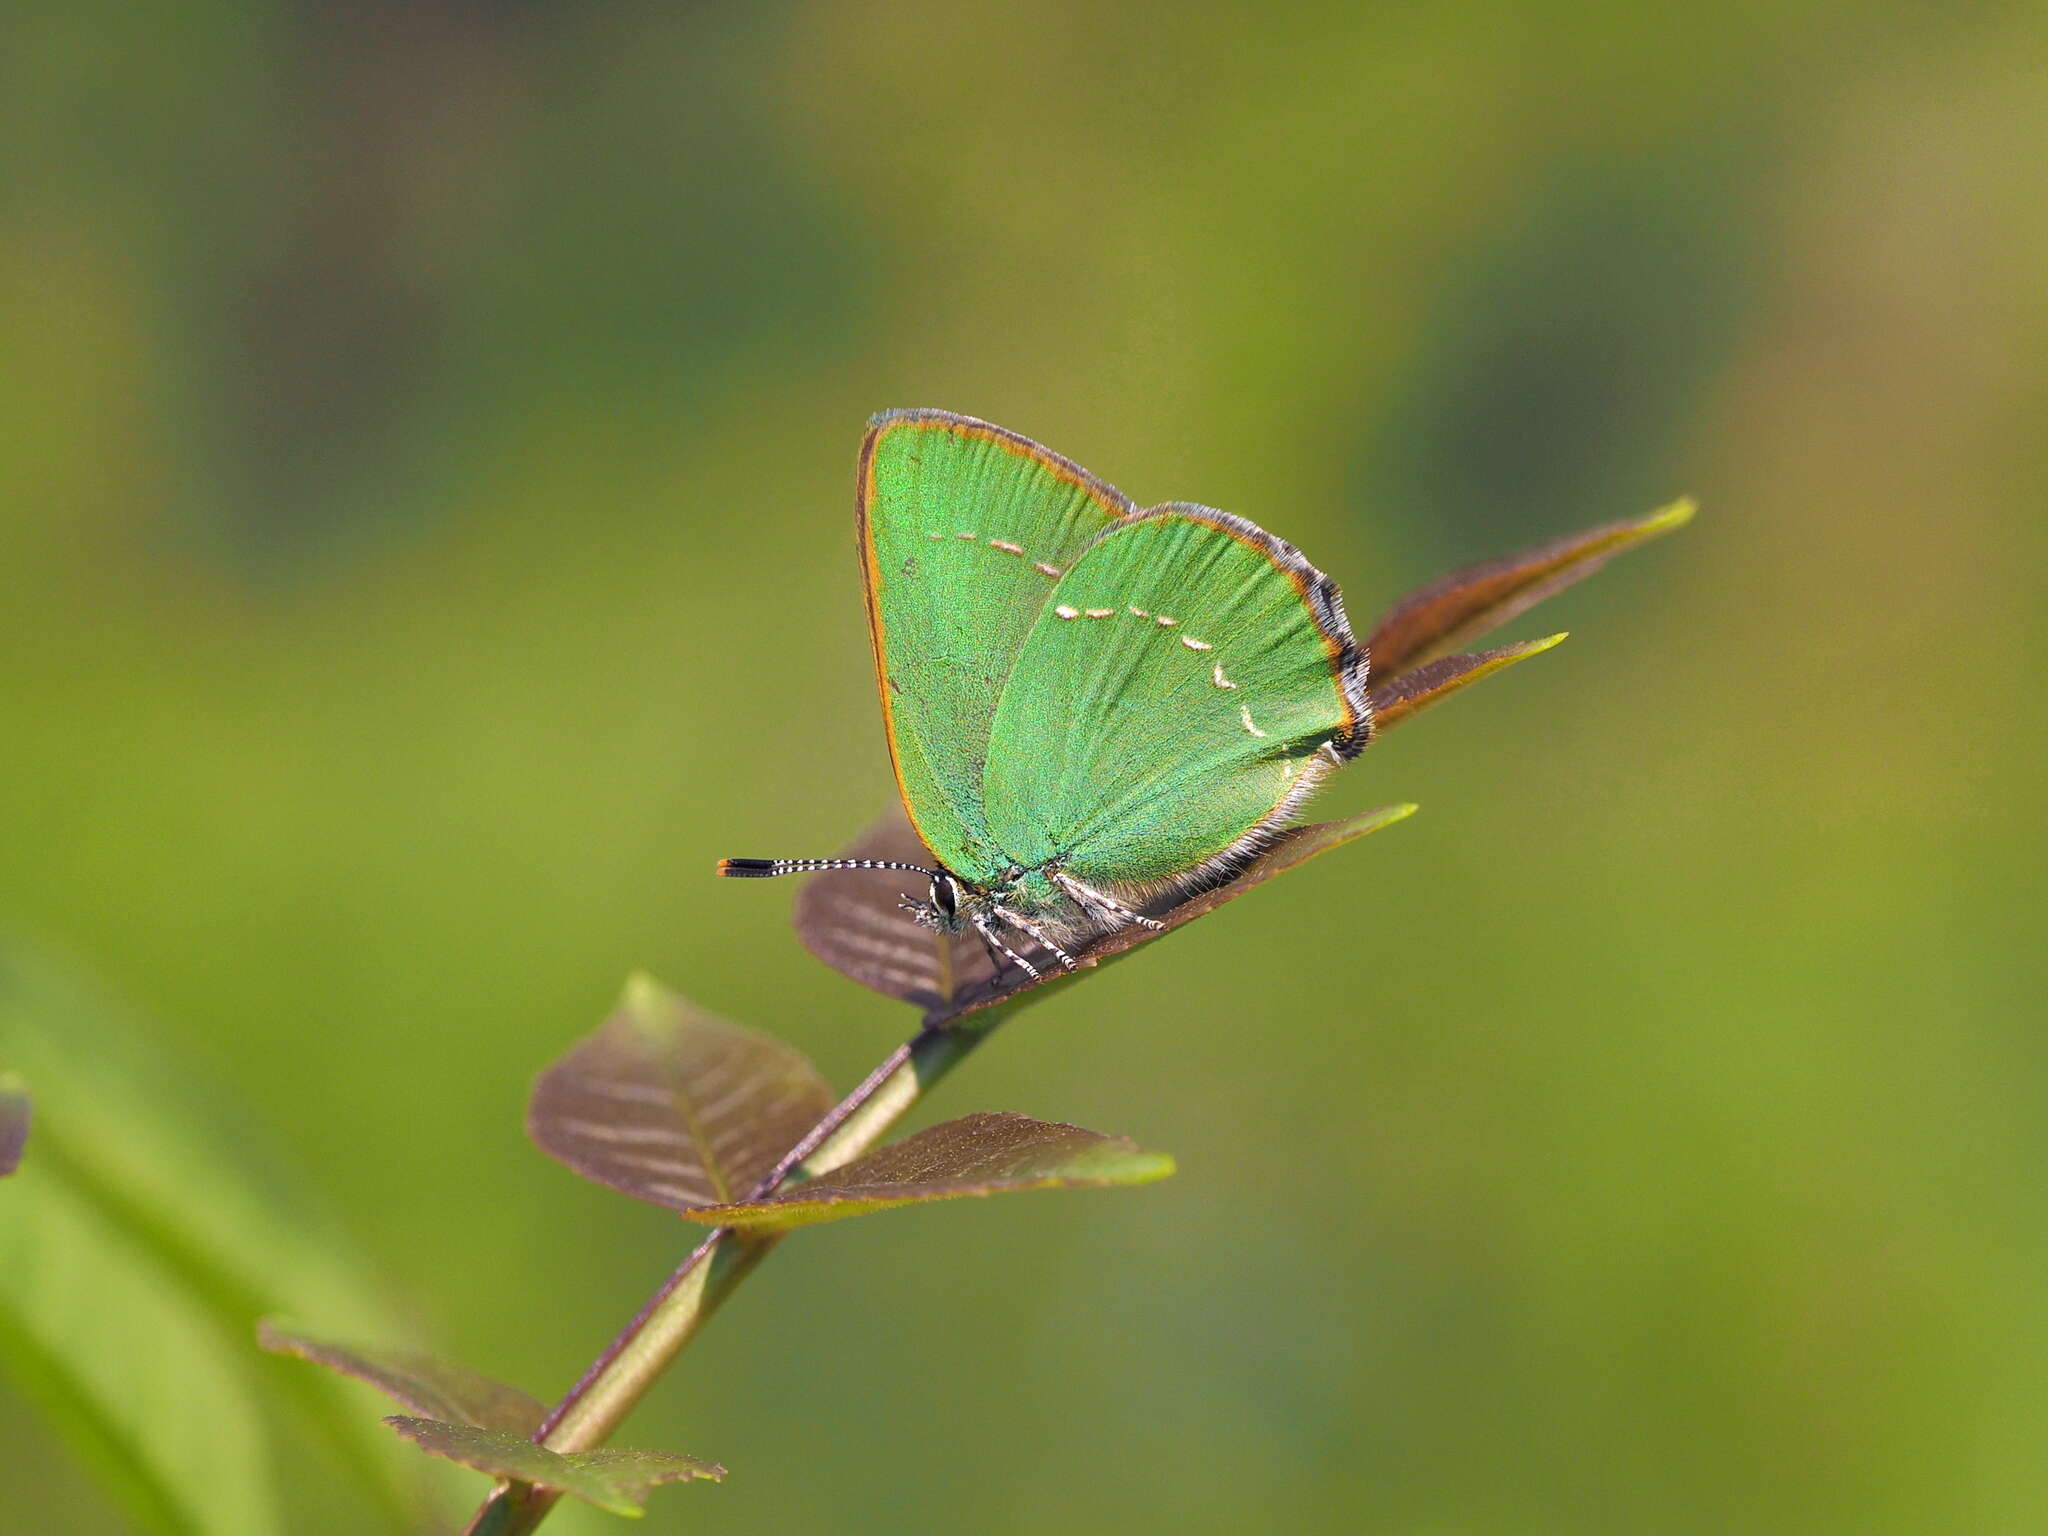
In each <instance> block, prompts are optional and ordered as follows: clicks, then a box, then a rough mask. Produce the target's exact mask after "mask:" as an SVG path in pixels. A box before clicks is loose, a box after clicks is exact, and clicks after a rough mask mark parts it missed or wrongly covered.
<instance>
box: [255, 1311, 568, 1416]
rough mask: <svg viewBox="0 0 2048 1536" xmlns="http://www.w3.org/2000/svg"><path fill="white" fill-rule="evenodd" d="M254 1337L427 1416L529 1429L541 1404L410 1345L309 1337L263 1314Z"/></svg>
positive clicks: (540, 1412)
mask: <svg viewBox="0 0 2048 1536" xmlns="http://www.w3.org/2000/svg"><path fill="white" fill-rule="evenodd" d="M256 1340H257V1342H258V1343H259V1344H261V1345H262V1346H263V1347H264V1348H265V1349H267V1350H269V1351H271V1353H273V1354H279V1355H296V1356H297V1357H298V1358H299V1359H301V1360H311V1361H312V1362H313V1363H314V1364H316V1365H324V1366H326V1367H327V1368H328V1369H329V1370H333V1371H339V1372H340V1373H341V1374H342V1375H344V1376H353V1377H355V1378H356V1380H358V1381H366V1382H368V1383H369V1384H370V1385H371V1386H373V1387H375V1388H377V1390H378V1391H380V1392H382V1393H383V1394H384V1395H385V1396H387V1397H389V1398H390V1399H391V1400H392V1401H393V1402H395V1403H397V1404H399V1405H400V1406H401V1407H405V1408H410V1409H412V1411H413V1412H415V1413H418V1414H423V1415H425V1416H426V1417H427V1418H430V1419H446V1420H448V1421H449V1422H451V1423H455V1424H474V1425H476V1426H478V1427H479V1428H482V1429H502V1430H505V1431H507V1432H509V1433H511V1434H515V1435H522V1436H525V1435H531V1434H532V1433H533V1432H534V1431H535V1430H536V1429H539V1428H540V1425H541V1420H543V1419H545V1418H546V1417H547V1412H548V1411H547V1409H546V1408H545V1407H543V1406H542V1405H541V1404H540V1403H539V1402H538V1401H536V1400H535V1399H534V1398H531V1397H529V1396H527V1395H526V1393H524V1392H522V1391H520V1390H519V1389H518V1388H517V1387H513V1386H508V1385H506V1384H505V1383H504V1382H502V1381H496V1380H493V1379H492V1378H491V1377H489V1376H485V1375H482V1374H481V1373H479V1372H477V1371H472V1370H469V1369H467V1368H466V1367H464V1366H460V1365H450V1364H449V1363H447V1362H446V1361H444V1360H437V1359H435V1358H434V1357H433V1356H432V1355H423V1354H418V1353H415V1352H413V1351H410V1350H400V1349H377V1348H369V1349H364V1348H358V1347H356V1346H354V1345H350V1344H337V1343H335V1342H333V1341H331V1340H327V1339H319V1338H315V1337H313V1336H312V1335H310V1334H305V1333H301V1332H299V1331H298V1330H296V1329H293V1328H288V1327H286V1326H284V1325H283V1324H281V1323H278V1322H275V1321H272V1320H270V1319H267V1318H266V1319H265V1320H264V1321H263V1323H262V1324H261V1325H260V1326H259V1327H258V1328H257V1330H256Z"/></svg>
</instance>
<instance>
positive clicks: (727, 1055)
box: [526, 976, 836, 1210]
mask: <svg viewBox="0 0 2048 1536" xmlns="http://www.w3.org/2000/svg"><path fill="white" fill-rule="evenodd" d="M835 1098H836V1096H835V1095H834V1094H833V1092H832V1090H831V1089H830V1088H829V1087H827V1086H826V1084H825V1081H824V1079H822V1078H821V1077H819V1076H818V1074H817V1072H816V1071H814V1070H813V1069H812V1067H811V1064H810V1063H809V1062H808V1061H806V1060H805V1059H804V1058H803V1057H802V1056H800V1055H798V1054H797V1052H795V1051H794V1050H791V1049H790V1048H789V1047H788V1046H786V1045H784V1044H783V1043H782V1042H781V1041H779V1040H775V1039H772V1038H770V1037H769V1036H767V1035H761V1034H756V1033H754V1032H753V1031H752V1030H747V1029H741V1028H740V1027H739V1026H738V1025H737V1024H728V1023H726V1022H725V1021H724V1020H723V1019H719V1018H714V1017H713V1016H712V1015H710V1014H708V1013H705V1012H704V1011H703V1010H701V1009H699V1008H696V1007H694V1006H692V1005H691V1004H690V1003H688V1002H685V1001H684V1000H683V999H682V998H680V997H678V996H676V995H675V994H674V993H672V992H668V991H665V990H663V989H662V988H661V987H659V986H657V985H656V984H655V983H654V982H653V981H651V980H649V979H648V978H646V977H644V976H636V977H634V978H633V980H631V981H630V982H628V983H627V985H626V994H625V997H624V998H623V999H622V1000H621V1001H620V1004H619V1007H618V1010H617V1011H616V1012H614V1013H613V1014H612V1016H611V1017H610V1018H608V1019H606V1020H605V1022H604V1023H603V1024H602V1025H601V1026H599V1028H598V1029H597V1031H596V1032H595V1033H594V1034H591V1035H589V1036H586V1037H585V1038H584V1040H583V1041H582V1042H581V1043H580V1044H578V1045H577V1046H576V1047H575V1048H574V1049H572V1050H571V1051H570V1052H569V1054H568V1055H566V1056H564V1057H563V1058H562V1059H561V1060H560V1061H558V1062H556V1063H555V1064H554V1065H553V1066H552V1067H549V1068H548V1069H547V1071H545V1072H543V1073H542V1074H541V1076H540V1080H539V1081H538V1082H537V1083H535V1085H534V1091H533V1100H532V1103H531V1105H530V1106H529V1108H528V1110H527V1116H526V1129H527V1134H528V1135H530V1136H531V1137H532V1138H533V1140H534V1143H535V1144H536V1145H537V1146H539V1148H540V1149H541V1150H542V1151H543V1152H545V1153H547V1154H548V1156H550V1157H552V1158H554V1159H555V1160H556V1161H557V1162H560V1163H562V1164H564V1165H566V1166H567V1167H569V1168H571V1169H573V1170H574V1171H575V1172H577V1173H580V1174H582V1175H583V1177H584V1178H586V1179H591V1180H593V1181H595V1182H596V1183H599V1184H603V1185H606V1186H608V1187H610V1188H612V1189H616V1190H618V1191H619V1192H620V1193H621V1194H627V1195H631V1196H632V1197H633V1198H634V1199H636V1200H646V1201H650V1202H651V1203H653V1204H655V1205H664V1206H667V1207H669V1208H670V1209H672V1210H687V1209H690V1208H692V1207H695V1206H701V1205H712V1204H716V1203H718V1202H720V1201H729V1200H738V1199H742V1198H744V1197H745V1196H746V1195H747V1194H748V1193H750V1192H751V1191H752V1189H753V1187H754V1186H755V1185H756V1184H757V1183H759V1182H760V1180H761V1177H762V1175H764V1174H766V1173H768V1172H769V1171H770V1170H771V1169H773V1168H774V1166H775V1165H776V1163H777V1162H779V1161H780V1160H781V1158H782V1156H783V1154H784V1153H786V1152H788V1151H789V1150H790V1149H791V1148H792V1147H794V1146H795V1145H796V1144H797V1142H799V1141H800V1140H802V1139H803V1136H804V1133H805V1132H807V1131H809V1130H810V1129H811V1128H812V1127H813V1126H815V1125H816V1124H817V1123H818V1121H819V1120H821V1119H823V1118H824V1115H825V1112H826V1111H827V1110H829V1109H830V1108H831V1107H832V1105H833V1103H834V1102H835Z"/></svg>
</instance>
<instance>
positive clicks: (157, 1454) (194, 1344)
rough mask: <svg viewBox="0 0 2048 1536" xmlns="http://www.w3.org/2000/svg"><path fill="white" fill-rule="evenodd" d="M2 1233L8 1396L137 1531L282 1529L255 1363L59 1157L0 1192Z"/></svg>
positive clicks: (215, 1535) (1, 1306)
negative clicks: (40, 1422) (36, 1419)
mask: <svg viewBox="0 0 2048 1536" xmlns="http://www.w3.org/2000/svg"><path fill="white" fill-rule="evenodd" d="M44 1150H47V1148H45V1149H44ZM0 1231H4V1232H5V1234H6V1237H5V1242H4V1252H5V1255H6V1257H5V1260H4V1262H0V1382H5V1383H7V1384H9V1385H11V1386H12V1387H13V1388H14V1389H15V1390H16V1391H18V1392H19V1393H20V1394H21V1395H22V1396H23V1397H24V1398H25V1399H26V1400H27V1401H28V1402H29V1403H30V1404H31V1405H32V1406H33V1407H35V1408H36V1409H37V1410H38V1411H39V1412H40V1413H41V1415H42V1417H43V1418H44V1419H45V1420H46V1421H47V1423H48V1424H49V1425H50V1427H51V1429H52V1430H53V1431H54V1432H55V1433H56V1435H57V1436H58V1438H59V1439H61V1440H62V1441H63V1442H64V1444H65V1445H66V1446H67V1447H68V1448H69V1449H70V1450H71V1452H72V1454H73V1455H74V1456H76V1457H77V1458H78V1460H79V1461H80V1462H81V1463H82V1464H83V1465H84V1466H85V1467H86V1468H87V1470H88V1471H89V1472H90V1473H91V1474H92V1475H93V1477H94V1480H95V1481H96V1482H97V1483H98V1484H99V1485H100V1486H101V1488H102V1489H103V1490H104V1491H105V1492H106V1493H107V1495H108V1496H109V1497H110V1498H111V1499H112V1500H113V1501H114V1502H115V1503H116V1504H117V1505H119V1506H120V1507H121V1508H122V1509H123V1510H124V1511H125V1512H126V1513H127V1515H128V1517H129V1519H130V1520H132V1521H133V1522H134V1524H135V1525H136V1526H137V1527H138V1528H139V1529H141V1530H143V1531H147V1532H152V1533H165V1536H249V1533H254V1532H276V1531H280V1530H282V1529H283V1527H282V1525H281V1523H280V1521H279V1512H278V1509H277V1505H276V1502H275V1498H274V1490H273V1486H272V1483H273V1478H272V1473H271V1466H270V1453H269V1447H268V1444H267V1438H266V1434H265V1424H264V1419H265V1410H264V1406H263V1403H262V1398H261V1394H260V1392H259V1391H258V1389H257V1382H256V1380H255V1379H254V1374H253V1372H251V1371H250V1370H249V1369H247V1366H248V1365H249V1364H252V1363H253V1362H254V1356H253V1355H250V1354H248V1352H247V1350H246V1346H245V1347H244V1348H243V1349H241V1350H238V1349H237V1348H236V1346H235V1343H234V1341H233V1340H231V1339H230V1338H229V1337H228V1336H227V1335H226V1334H224V1333H223V1331H222V1330H221V1328H220V1327H219V1326H218V1324H217V1321H216V1319H215V1318H214V1317H213V1316H211V1315H210V1313H209V1309H208V1307H207V1305H206V1302H205V1301H204V1299H203V1298H201V1297H200V1296H198V1295H196V1294H195V1293H194V1292H193V1291H192V1290H191V1289H190V1288H189V1287H187V1286H184V1285H182V1284H180V1283H179V1280H178V1277H177V1275H176V1274H175V1273H174V1272H171V1271H170V1270H168V1269H167V1268H166V1266H165V1265H164V1264H163V1262H162V1260H161V1258H160V1257H159V1255H157V1254H156V1253H155V1252H153V1251H152V1248H151V1245H150V1243H149V1242H148V1241H147V1239H146V1238H144V1237H143V1236H141V1235H140V1234H138V1233H137V1232H136V1231H135V1230H134V1229H133V1227H131V1226H130V1225H128V1224H127V1223H125V1222H123V1221H121V1220H120V1219H119V1217H118V1216H116V1215H115V1214H113V1213H111V1212H109V1211H108V1210H107V1209H106V1208H105V1207H104V1206H102V1205H101V1204H100V1203H99V1202H98V1201H96V1200H94V1199H93V1198H92V1196H91V1194H90V1192H89V1191H87V1190H84V1189H82V1188H80V1187H79V1186H78V1185H77V1184H76V1183H74V1182H73V1181H72V1180H71V1179H69V1178H68V1177H66V1175H65V1172H64V1170H63V1168H62V1167H61V1166H60V1165H59V1163H58V1161H57V1159H55V1158H53V1157H49V1156H38V1157H36V1158H34V1159H32V1160H31V1161H30V1162H29V1164H28V1165H27V1166H26V1167H25V1168H23V1169H22V1171H21V1173H20V1174H19V1175H18V1176H17V1177H15V1178H13V1179H10V1180H8V1182H7V1184H6V1185H5V1187H4V1188H0ZM244 1356H247V1358H246V1359H245V1358H244Z"/></svg>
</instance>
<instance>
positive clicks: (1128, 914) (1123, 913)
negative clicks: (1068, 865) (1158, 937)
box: [1052, 870, 1166, 933]
mask: <svg viewBox="0 0 2048 1536" xmlns="http://www.w3.org/2000/svg"><path fill="white" fill-rule="evenodd" d="M1052 878H1053V883H1054V884H1055V885H1057V886H1058V887H1059V888H1060V889H1061V890H1063V891H1065V892H1066V893H1067V894H1068V895H1069V896H1071V897H1073V898H1074V900H1076V901H1078V902H1079V903H1081V905H1082V906H1084V907H1089V908H1092V909H1094V910H1095V911H1097V912H1107V913H1108V914H1109V915H1110V916H1111V917H1114V918H1116V919H1117V920H1118V922H1119V923H1136V924H1137V925H1138V926H1139V927H1140V928H1149V929H1151V930H1152V931H1153V932H1154V933H1164V932H1165V931H1166V924H1164V923H1162V922H1160V921H1159V919H1157V918H1156V917H1147V916H1145V914H1144V913H1142V912H1137V911H1133V910H1132V909H1131V908H1129V907H1127V906H1125V905H1124V904H1123V903H1122V902H1120V901H1118V900H1117V899H1116V898H1115V897H1114V896H1112V895H1110V894H1109V893H1108V892H1107V891H1098V890H1097V889H1095V887H1094V886H1092V885H1090V884H1089V883H1088V882H1087V881H1085V880H1076V879H1075V878H1074V877H1073V876H1072V875H1070V874H1068V873H1067V872H1066V871H1065V870H1060V871H1057V872H1055V873H1054V875H1053V877H1052Z"/></svg>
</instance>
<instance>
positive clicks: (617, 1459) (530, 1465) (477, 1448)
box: [384, 1414, 725, 1515]
mask: <svg viewBox="0 0 2048 1536" xmlns="http://www.w3.org/2000/svg"><path fill="white" fill-rule="evenodd" d="M384 1422H385V1423H386V1424H389V1425H390V1426H391V1427H392V1428H393V1429H395V1430H397V1431H398V1432H399V1433H400V1434H401V1435H404V1436H405V1437H406V1438H407V1439H408V1440H411V1441H412V1442H413V1443H415V1444H416V1445H418V1446H419V1448H420V1449H421V1450H423V1451H425V1452H426V1453H427V1454H428V1455H429V1456H444V1457H446V1458H447V1459H448V1460H450V1461H455V1462H460V1463H461V1464H462V1465H463V1466H465V1467H473V1468H475V1469H476V1470H477V1471H479V1472H484V1473H488V1474H489V1475H490V1476H492V1477H495V1478H500V1479H509V1480H511V1481H513V1482H520V1483H533V1484H536V1485H538V1486H540V1487H543V1488H557V1489H560V1490H561V1491H562V1492H563V1493H568V1494H574V1495H575V1496H576V1497H577V1498H579V1499H587V1500H588V1501H589V1502H590V1503H592V1504H595V1505H596V1506H597V1507H598V1508H599V1509H607V1510H610V1511H611V1512H612V1513H613V1514H615V1515H639V1514H641V1513H643V1512H644V1508H645V1505H646V1503H647V1495H648V1494H649V1493H650V1492H651V1491H652V1490H654V1489H655V1488H657V1487H659V1486H660V1485H661V1484H663V1483H682V1482H689V1481H691V1480H693V1479H695V1478H700V1477H702V1478H709V1479H711V1480H712V1481H713V1482H716V1481H718V1480H719V1479H720V1478H722V1477H724V1476H725V1468H723V1467H721V1466H720V1465H718V1463H717V1462H715V1461H704V1460H701V1459H699V1458H698V1457H695V1456H683V1455H680V1454H678V1453H676V1452H674V1451H623V1450H614V1449H611V1448H609V1447H607V1448H603V1449H599V1450H595V1451H571V1452H569V1453H568V1454H567V1455H563V1454H561V1453H559V1452H556V1451H551V1450H549V1449H548V1448H547V1447H546V1446H544V1445H535V1444H534V1443H533V1442H532V1441H531V1440H528V1439H525V1438H523V1437H522V1436H519V1435H515V1434H511V1433H508V1432H507V1431H505V1430H499V1429H479V1428H478V1427H477V1426H476V1425H474V1424H444V1423H441V1422H439V1421H438V1420H435V1419H416V1418H410V1417H407V1416H406V1415H403V1414H393V1415H392V1416H391V1417H390V1418H388V1419H386V1420H385V1421H384Z"/></svg>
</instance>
